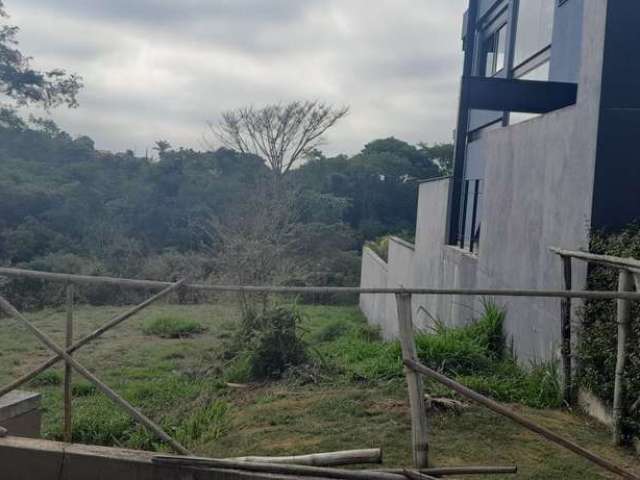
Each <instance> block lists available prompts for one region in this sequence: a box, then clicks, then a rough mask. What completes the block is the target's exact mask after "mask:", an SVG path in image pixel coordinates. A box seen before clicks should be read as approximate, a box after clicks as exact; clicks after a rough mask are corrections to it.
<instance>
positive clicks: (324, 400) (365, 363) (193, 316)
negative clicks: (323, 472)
mask: <svg viewBox="0 0 640 480" xmlns="http://www.w3.org/2000/svg"><path fill="white" fill-rule="evenodd" d="M123 310H124V308H120V307H79V308H78V309H77V310H76V320H77V321H76V335H77V336H80V335H83V334H85V333H88V332H89V331H91V330H93V329H95V328H96V327H97V326H99V325H101V324H102V323H104V322H106V321H107V320H108V319H109V318H111V317H112V316H113V315H115V314H117V313H119V312H122V311H123ZM302 312H303V314H304V319H305V320H304V324H303V329H304V331H305V338H306V339H307V340H308V342H309V344H310V345H312V347H313V348H312V351H314V352H317V355H318V357H319V358H321V359H322V363H324V364H327V365H329V366H328V367H327V365H325V367H327V368H323V369H318V368H313V367H310V368H309V369H308V370H305V369H302V370H301V371H299V372H297V374H296V375H293V376H291V377H290V378H288V379H285V380H281V381H278V382H269V383H262V384H257V385H252V386H251V387H250V388H242V389H238V388H230V387H229V386H227V385H226V383H225V380H233V379H232V378H229V377H228V373H227V371H228V370H229V369H231V367H232V365H230V360H229V358H227V356H225V343H226V342H227V341H228V339H229V338H230V336H231V332H232V329H233V325H234V323H235V322H237V320H238V318H239V315H238V311H237V310H236V309H235V308H233V307H231V306H214V305H198V306H195V305H194V306H172V305H158V306H154V307H151V308H150V309H148V310H146V311H144V312H143V313H141V314H140V315H139V316H136V317H134V318H132V319H131V320H129V321H128V322H126V323H125V324H123V325H120V326H119V327H117V328H116V329H114V330H112V331H110V332H108V333H107V334H106V335H104V336H103V337H102V338H101V339H100V340H98V341H96V342H93V343H91V344H90V345H88V346H86V347H85V348H83V349H82V350H80V351H79V352H78V353H77V355H76V358H77V359H78V360H80V361H81V362H82V363H83V364H85V365H86V366H87V367H89V368H90V369H91V370H92V371H94V372H95V373H96V374H98V376H99V377H101V378H102V379H103V380H105V381H106V382H107V383H108V384H109V385H110V386H112V387H113V388H114V389H115V390H117V391H118V392H119V393H121V394H122V395H124V396H125V397H126V398H127V399H128V400H130V401H131V402H132V403H133V404H134V405H137V406H139V407H141V408H142V409H143V410H144V412H145V413H146V414H148V415H149V416H150V417H151V418H153V419H154V420H156V421H157V422H159V423H160V424H161V425H162V426H163V427H164V428H165V429H167V431H169V433H171V434H172V435H175V436H176V437H177V438H178V439H179V440H180V441H181V442H183V443H184V444H185V445H186V446H187V447H188V448H190V449H192V450H193V451H194V452H196V453H198V454H201V455H207V456H221V457H222V456H236V455H249V454H260V455H271V454H294V453H300V454H301V453H310V452H314V451H329V450H339V449H348V448H364V447H374V446H375V447H378V446H379V447H382V448H383V449H384V457H385V460H384V463H385V466H402V465H410V463H411V453H410V435H409V434H410V423H409V413H408V406H407V400H406V389H405V386H404V383H403V380H402V377H401V376H398V375H397V373H398V370H397V369H398V368H399V367H398V366H397V364H396V363H395V362H396V359H395V357H394V355H397V350H396V347H395V346H394V344H385V343H383V342H381V341H379V340H378V339H376V338H375V335H373V334H372V332H371V331H370V329H368V328H367V327H366V325H365V324H364V321H363V320H362V318H361V316H360V314H359V312H358V311H357V309H356V308H355V307H327V306H312V307H302ZM28 317H29V318H30V319H31V320H33V321H34V323H36V324H37V325H38V326H39V327H41V328H42V329H43V330H45V331H46V332H47V333H49V334H50V335H51V336H52V337H53V338H54V339H56V340H57V341H58V342H60V343H62V338H63V329H64V318H65V315H64V312H63V311H62V310H59V311H57V310H45V311H42V312H38V313H34V314H29V315H28ZM174 324H177V325H179V327H180V328H179V332H178V334H176V335H174V334H173V333H174V332H173V331H172V329H171V325H174ZM369 337H370V338H369ZM454 340H455V339H454ZM429 348H431V349H432V350H433V351H434V352H436V353H437V351H436V350H437V349H435V347H434V346H433V345H431V346H429ZM473 353H474V352H470V355H471V354H473ZM48 357H49V353H48V352H47V350H46V349H45V348H43V347H41V346H40V345H39V344H38V343H37V341H36V340H35V339H34V338H33V337H32V336H30V334H29V333H28V332H26V331H25V330H24V329H23V328H21V327H19V326H17V325H16V324H15V323H14V322H13V321H10V320H7V319H3V320H2V321H1V326H0V382H2V383H3V384H4V383H7V382H9V381H10V380H11V379H13V378H15V377H16V376H18V375H20V374H22V373H25V372H27V371H28V370H29V368H30V367H33V366H34V365H36V364H38V363H40V362H41V361H43V360H44V359H46V358H48ZM474 379H475V380H474ZM468 380H469V382H471V383H473V382H474V381H475V382H476V383H477V379H476V377H469V378H468ZM61 381H62V370H61V369H60V368H56V369H53V370H51V371H50V372H49V373H46V374H43V375H41V376H40V377H38V378H37V379H36V380H34V381H33V382H32V384H31V385H30V386H29V388H30V389H33V390H37V391H40V392H42V393H43V403H44V408H45V415H44V434H45V436H46V437H48V438H54V439H57V438H60V432H61V411H62V409H61V403H62V385H61ZM496 382H497V381H496ZM485 383H486V382H484V383H482V385H485ZM518 385H519V387H518V388H520V387H522V385H525V386H526V385H528V384H527V383H526V379H525V378H524V377H523V379H521V380H520V381H519V383H518ZM536 385H537V384H536ZM427 388H428V389H431V388H433V386H429V385H428V386H427ZM487 388H488V387H487ZM511 388H512V389H513V388H515V387H511ZM489 391H491V392H493V391H494V389H493V387H491V388H489ZM495 392H496V393H497V394H499V393H500V391H499V390H497V389H496V390H495ZM74 393H75V398H74V414H75V416H74V439H75V440H76V441H78V442H84V443H98V444H106V445H121V446H126V447H131V448H144V449H156V450H164V449H165V447H164V446H163V445H160V444H158V443H157V442H156V441H155V440H154V439H153V438H151V437H150V436H149V435H148V434H147V433H146V432H145V431H144V430H143V429H142V428H140V427H138V426H136V425H135V424H134V423H133V422H132V421H131V420H130V419H129V418H128V417H127V416H126V415H125V414H123V413H120V411H119V410H118V409H117V408H115V407H114V406H112V405H111V403H110V402H109V400H107V399H105V398H104V397H103V396H102V395H100V394H99V393H96V391H95V389H94V388H93V387H92V385H90V384H88V383H87V382H86V381H84V380H82V379H80V378H75V382H74ZM438 393H443V392H442V391H441V390H438ZM510 395H513V394H511V393H510ZM527 398H528V397H527ZM514 408H517V409H518V410H519V411H520V412H521V413H523V414H526V415H527V416H529V417H530V418H531V419H533V420H535V421H537V422H539V423H541V424H542V425H544V426H546V427H549V428H551V429H553V430H555V431H557V432H560V433H563V434H564V435H566V436H567V437H570V438H572V439H574V440H576V441H578V442H580V443H581V444H582V445H584V446H587V447H589V448H591V449H593V450H594V451H596V452H598V453H600V454H602V455H604V456H606V457H608V458H610V459H612V460H614V461H617V462H620V463H622V464H625V465H627V466H628V467H629V468H631V469H634V468H635V469H640V462H639V461H638V459H637V457H634V456H633V455H632V454H631V452H629V451H625V450H622V449H615V448H613V447H611V446H610V445H609V433H608V432H607V430H606V429H604V428H602V427H601V426H600V425H598V424H597V423H596V422H594V421H593V420H590V419H588V418H586V417H583V416H581V415H578V414H571V413H568V412H566V411H562V410H559V409H534V408H531V407H526V406H522V405H516V406H514ZM430 426H431V430H432V431H431V438H430V444H431V447H430V448H431V457H432V461H433V462H434V463H435V464H437V465H464V464H485V465H488V464H517V465H518V467H519V471H520V473H519V475H518V477H517V478H529V479H581V480H585V479H596V478H609V477H607V476H605V475H603V474H602V473H601V471H600V470H598V469H596V468H595V467H592V466H591V465H590V464H589V463H587V462H586V461H584V460H582V459H580V458H578V457H576V456H574V455H572V454H570V453H568V452H566V451H564V450H561V449H559V448H557V447H555V446H553V445H550V444H548V443H546V442H545V441H543V440H541V439H540V438H538V437H537V436H535V435H533V434H531V433H528V432H526V431H524V430H522V429H520V428H519V427H517V426H516V425H513V424H512V423H510V422H509V421H508V420H505V419H503V418H500V417H497V416H495V415H493V414H491V413H489V412H487V411H485V410H483V409H481V408H478V407H471V408H468V409H466V410H464V411H463V412H462V413H459V414H454V413H433V414H430ZM484 478H487V477H484Z"/></svg>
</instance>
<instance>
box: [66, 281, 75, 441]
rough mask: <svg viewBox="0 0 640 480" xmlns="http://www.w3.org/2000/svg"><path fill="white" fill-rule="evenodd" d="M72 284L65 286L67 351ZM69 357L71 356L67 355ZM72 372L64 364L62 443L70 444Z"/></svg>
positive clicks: (69, 336) (71, 325) (70, 327)
mask: <svg viewBox="0 0 640 480" xmlns="http://www.w3.org/2000/svg"><path fill="white" fill-rule="evenodd" d="M73 289H74V286H73V284H71V283H69V284H67V288H66V293H67V321H66V329H65V347H66V348H67V349H69V347H71V345H72V344H73V300H74V299H73V296H74V291H73ZM69 355H71V354H69ZM72 373H73V370H72V368H71V365H70V364H69V362H65V364H64V441H65V442H67V443H71V432H72V419H71V404H72V391H71V388H72V387H71V377H72Z"/></svg>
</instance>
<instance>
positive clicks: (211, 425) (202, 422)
mask: <svg viewBox="0 0 640 480" xmlns="http://www.w3.org/2000/svg"><path fill="white" fill-rule="evenodd" d="M228 412H229V404H228V403H226V402H223V401H220V400H217V401H215V402H213V403H211V404H209V405H207V406H206V407H205V408H202V409H200V410H197V411H196V412H195V413H193V414H192V415H191V416H189V417H188V418H187V419H186V420H184V421H183V422H182V423H181V424H180V425H179V426H178V428H177V430H176V436H177V438H178V439H179V440H180V441H182V442H185V443H192V442H194V441H198V440H201V439H203V440H204V441H213V440H217V439H218V438H220V437H221V436H222V435H224V434H225V433H226V432H227V430H228V429H229V425H230V419H229V415H228Z"/></svg>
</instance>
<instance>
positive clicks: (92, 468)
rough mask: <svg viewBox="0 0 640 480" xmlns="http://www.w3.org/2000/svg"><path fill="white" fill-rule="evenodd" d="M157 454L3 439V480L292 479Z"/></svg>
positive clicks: (0, 461) (0, 445) (0, 475)
mask: <svg viewBox="0 0 640 480" xmlns="http://www.w3.org/2000/svg"><path fill="white" fill-rule="evenodd" d="M153 456H154V453H151V452H142V451H135V450H124V449H119V448H109V447H96V446H86V445H74V444H66V443H60V442H50V441H46V440H34V439H27V438H19V437H6V438H0V479H2V480H280V479H285V478H290V477H284V476H280V475H271V474H257V473H248V472H240V471H237V470H221V469H210V470H195V469H189V468H179V467H174V466H160V465H156V464H154V463H152V458H153Z"/></svg>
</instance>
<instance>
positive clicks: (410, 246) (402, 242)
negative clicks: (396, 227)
mask: <svg viewBox="0 0 640 480" xmlns="http://www.w3.org/2000/svg"><path fill="white" fill-rule="evenodd" d="M389 241H390V242H395V243H397V244H398V245H402V246H403V247H405V248H408V249H409V250H412V251H413V250H415V249H416V246H415V245H414V244H413V243H411V242H408V241H406V240H403V239H402V238H400V237H394V236H391V237H389Z"/></svg>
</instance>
